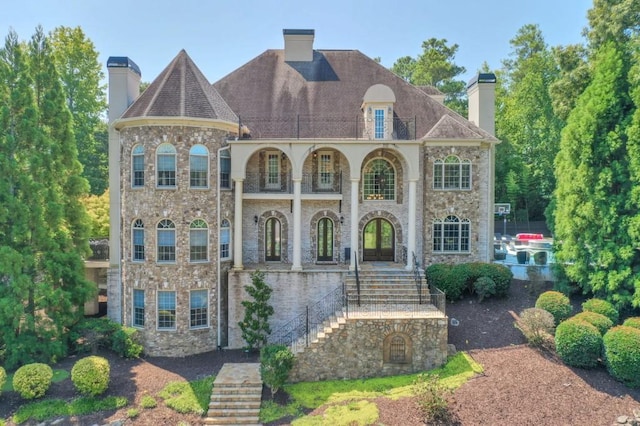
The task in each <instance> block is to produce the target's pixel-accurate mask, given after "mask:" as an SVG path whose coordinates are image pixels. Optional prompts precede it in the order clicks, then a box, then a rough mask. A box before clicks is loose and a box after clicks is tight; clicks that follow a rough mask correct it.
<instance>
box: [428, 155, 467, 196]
mask: <svg viewBox="0 0 640 426" xmlns="http://www.w3.org/2000/svg"><path fill="white" fill-rule="evenodd" d="M471 170H472V167H471V161H470V160H467V159H463V158H460V157H458V156H457V155H449V156H447V157H446V158H444V159H437V160H435V161H434V163H433V189H436V190H444V191H468V190H470V189H471ZM454 174H455V175H457V176H454Z"/></svg>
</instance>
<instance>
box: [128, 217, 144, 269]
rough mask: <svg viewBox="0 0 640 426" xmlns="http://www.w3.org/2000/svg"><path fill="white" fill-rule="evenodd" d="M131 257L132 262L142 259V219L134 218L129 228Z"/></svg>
mask: <svg viewBox="0 0 640 426" xmlns="http://www.w3.org/2000/svg"><path fill="white" fill-rule="evenodd" d="M131 243H132V250H131V252H132V257H131V260H133V261H134V262H141V261H143V260H144V223H143V222H142V219H136V220H135V222H133V227H132V229H131Z"/></svg>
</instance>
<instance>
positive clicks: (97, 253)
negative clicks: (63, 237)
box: [88, 238, 109, 260]
mask: <svg viewBox="0 0 640 426" xmlns="http://www.w3.org/2000/svg"><path fill="white" fill-rule="evenodd" d="M89 246H90V247H91V255H90V256H89V259H88V260H109V240H108V239H107V238H105V239H101V240H89Z"/></svg>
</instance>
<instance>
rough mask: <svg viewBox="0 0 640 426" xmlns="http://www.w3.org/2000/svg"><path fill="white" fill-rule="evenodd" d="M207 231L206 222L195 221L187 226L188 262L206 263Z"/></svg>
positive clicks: (207, 258) (207, 251) (207, 255)
mask: <svg viewBox="0 0 640 426" xmlns="http://www.w3.org/2000/svg"><path fill="white" fill-rule="evenodd" d="M208 248H209V229H208V226H207V222H205V221H204V220H202V219H196V220H194V221H193V222H191V225H189V260H190V261H191V262H206V261H207V260H209V249H208Z"/></svg>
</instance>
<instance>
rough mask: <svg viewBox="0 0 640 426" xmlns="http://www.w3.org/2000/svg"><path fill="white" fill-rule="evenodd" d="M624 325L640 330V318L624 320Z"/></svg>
mask: <svg viewBox="0 0 640 426" xmlns="http://www.w3.org/2000/svg"><path fill="white" fill-rule="evenodd" d="M622 325H626V326H627V327H633V328H638V329H640V317H631V318H627V319H626V320H624V322H623V323H622Z"/></svg>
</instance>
